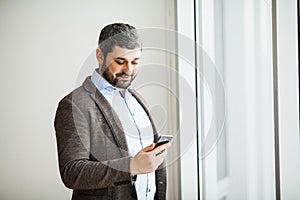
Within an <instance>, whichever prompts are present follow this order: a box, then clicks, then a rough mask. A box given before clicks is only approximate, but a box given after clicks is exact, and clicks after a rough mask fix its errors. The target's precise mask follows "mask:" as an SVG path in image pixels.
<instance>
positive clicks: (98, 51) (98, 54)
mask: <svg viewBox="0 0 300 200" xmlns="http://www.w3.org/2000/svg"><path fill="white" fill-rule="evenodd" d="M96 58H97V60H98V63H99V66H103V62H104V56H103V53H102V51H101V49H100V48H97V49H96Z"/></svg>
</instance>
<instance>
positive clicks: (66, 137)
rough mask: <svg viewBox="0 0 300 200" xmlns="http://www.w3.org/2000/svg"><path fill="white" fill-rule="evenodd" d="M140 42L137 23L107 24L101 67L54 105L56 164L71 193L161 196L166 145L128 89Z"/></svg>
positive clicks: (99, 53)
mask: <svg viewBox="0 0 300 200" xmlns="http://www.w3.org/2000/svg"><path fill="white" fill-rule="evenodd" d="M141 52H142V46H141V41H140V38H139V36H138V34H137V31H136V29H135V28H134V27H133V26H131V25H129V24H123V23H115V24H110V25H107V26H106V27H104V28H103V29H102V31H101V33H100V37H99V42H98V48H97V49H96V58H97V60H98V63H99V68H98V69H96V70H95V71H94V72H93V74H92V76H90V77H87V78H86V80H85V81H84V82H83V84H82V86H80V87H79V88H77V89H75V90H74V91H73V92H71V93H70V94H69V95H67V96H66V97H64V98H63V99H62V100H61V101H60V103H59V105H58V108H57V112H56V117H55V130H56V138H57V146H58V157H59V169H60V174H61V178H62V180H63V182H64V184H65V185H66V187H68V188H71V189H73V195H72V199H74V200H81V199H82V200H84V199H85V200H86V199H139V200H140V199H165V193H166V171H165V168H164V165H163V161H164V158H165V157H166V151H165V149H166V148H168V147H169V146H170V144H165V145H162V146H159V147H157V148H154V143H153V142H154V140H155V139H157V137H158V135H157V131H156V128H155V126H154V124H153V121H152V118H151V116H150V114H149V110H148V109H147V107H146V105H145V103H144V100H143V99H142V98H141V97H140V95H139V94H138V93H136V92H135V91H134V90H131V89H128V87H129V86H130V84H131V82H132V81H133V80H134V78H135V77H136V75H137V72H138V67H139V64H140V57H141Z"/></svg>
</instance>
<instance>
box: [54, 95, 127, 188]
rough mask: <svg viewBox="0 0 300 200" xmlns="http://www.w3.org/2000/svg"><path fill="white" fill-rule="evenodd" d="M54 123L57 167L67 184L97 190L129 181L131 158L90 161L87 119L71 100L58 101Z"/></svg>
mask: <svg viewBox="0 0 300 200" xmlns="http://www.w3.org/2000/svg"><path fill="white" fill-rule="evenodd" d="M54 126H55V131H56V139H57V149H58V158H59V169H60V174H61V178H62V181H63V183H64V184H65V186H66V187H68V188H71V189H100V188H107V187H113V186H118V185H126V184H131V183H132V182H131V177H130V160H131V157H129V156H127V157H122V158H118V159H114V160H107V161H101V162H100V161H92V160H90V150H89V149H90V132H89V122H88V120H87V118H86V117H85V116H84V114H83V113H82V111H81V110H80V109H79V108H78V107H77V106H76V105H75V104H74V102H73V101H72V100H71V99H63V100H62V101H61V102H60V103H59V105H58V108H57V111H56V116H55V121H54ZM104 148H105V147H104ZM120 169H122V170H120Z"/></svg>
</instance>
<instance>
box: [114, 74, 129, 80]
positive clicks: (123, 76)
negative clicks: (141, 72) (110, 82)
mask: <svg viewBox="0 0 300 200" xmlns="http://www.w3.org/2000/svg"><path fill="white" fill-rule="evenodd" d="M117 77H118V78H121V79H131V76H130V75H128V74H120V75H117Z"/></svg>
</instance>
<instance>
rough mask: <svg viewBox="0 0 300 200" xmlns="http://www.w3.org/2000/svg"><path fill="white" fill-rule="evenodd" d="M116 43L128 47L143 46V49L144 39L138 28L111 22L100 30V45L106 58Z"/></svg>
mask: <svg viewBox="0 0 300 200" xmlns="http://www.w3.org/2000/svg"><path fill="white" fill-rule="evenodd" d="M115 45H117V46H119V47H122V48H127V49H136V48H141V50H142V41H141V38H140V36H139V35H138V33H137V31H136V28H135V27H133V26H131V25H129V24H124V23H114V24H109V25H107V26H105V27H104V28H103V29H102V30H101V32H100V36H99V40H98V47H99V48H100V49H101V51H102V53H103V56H104V58H105V57H106V55H107V54H108V53H109V52H112V50H113V47H114V46H115Z"/></svg>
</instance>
